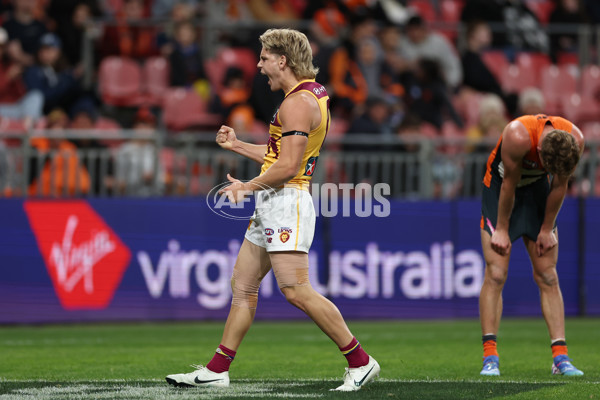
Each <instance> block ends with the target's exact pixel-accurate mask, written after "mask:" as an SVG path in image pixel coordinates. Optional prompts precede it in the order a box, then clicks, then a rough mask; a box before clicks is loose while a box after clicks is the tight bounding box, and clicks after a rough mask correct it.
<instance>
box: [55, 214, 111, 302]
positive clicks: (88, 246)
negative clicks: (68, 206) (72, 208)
mask: <svg viewBox="0 0 600 400" xmlns="http://www.w3.org/2000/svg"><path fill="white" fill-rule="evenodd" d="M78 223H79V218H77V216H76V215H71V216H69V219H68V220H67V225H66V227H65V234H64V236H63V239H62V243H56V242H55V243H53V244H52V251H51V252H50V260H49V263H50V265H51V266H54V267H55V268H56V275H57V279H58V284H59V285H61V286H62V287H63V288H64V289H65V290H66V291H67V292H71V291H73V288H74V287H75V285H77V284H78V283H79V282H80V281H81V280H83V288H84V290H85V292H86V293H92V292H93V291H94V274H93V268H94V266H95V265H96V264H98V262H99V261H100V260H101V259H102V258H103V257H104V256H106V255H107V254H110V253H112V252H113V251H114V250H115V248H116V245H115V242H112V241H111V240H110V235H109V233H108V232H107V231H105V230H104V231H100V232H98V233H95V234H94V236H93V237H91V238H90V240H89V241H87V242H83V243H81V244H80V245H79V246H73V234H74V233H75V229H76V228H77V224H78Z"/></svg>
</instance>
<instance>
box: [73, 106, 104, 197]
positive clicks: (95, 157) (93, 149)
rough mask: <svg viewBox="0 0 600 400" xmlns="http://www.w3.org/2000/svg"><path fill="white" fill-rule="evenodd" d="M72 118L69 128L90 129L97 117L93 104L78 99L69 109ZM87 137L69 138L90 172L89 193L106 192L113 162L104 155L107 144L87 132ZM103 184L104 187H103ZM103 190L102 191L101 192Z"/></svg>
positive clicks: (92, 128) (82, 163)
mask: <svg viewBox="0 0 600 400" xmlns="http://www.w3.org/2000/svg"><path fill="white" fill-rule="evenodd" d="M71 114H72V118H71V123H70V125H69V129H73V130H78V131H84V132H85V131H92V130H94V129H95V123H96V120H97V118H98V112H97V110H96V106H95V104H94V103H93V102H92V101H91V100H89V99H86V100H83V101H79V102H78V103H77V104H76V105H75V106H74V107H73V109H72V110H71ZM89 135H90V136H89V137H81V138H78V139H74V140H71V142H72V143H73V144H74V145H75V146H77V149H78V150H79V152H80V156H79V157H80V163H81V165H82V166H83V167H85V168H86V169H87V170H88V172H89V173H90V182H91V184H90V188H91V191H90V194H91V195H97V194H107V193H109V192H111V191H112V187H113V178H112V175H113V169H114V166H113V162H112V159H111V158H110V157H105V152H106V151H107V146H106V145H104V143H102V142H101V141H100V140H98V139H97V138H96V137H94V136H93V133H91V132H90V133H89ZM103 186H104V188H103ZM103 191H104V192H103Z"/></svg>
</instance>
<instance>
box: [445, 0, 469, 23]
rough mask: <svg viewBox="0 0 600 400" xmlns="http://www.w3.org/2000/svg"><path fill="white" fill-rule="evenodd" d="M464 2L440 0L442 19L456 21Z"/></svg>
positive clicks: (458, 19) (458, 18)
mask: <svg viewBox="0 0 600 400" xmlns="http://www.w3.org/2000/svg"><path fill="white" fill-rule="evenodd" d="M463 6H464V2H462V1H459V0H442V2H441V4H440V12H441V17H442V21H444V22H451V23H457V22H459V21H460V14H461V12H462V9H463Z"/></svg>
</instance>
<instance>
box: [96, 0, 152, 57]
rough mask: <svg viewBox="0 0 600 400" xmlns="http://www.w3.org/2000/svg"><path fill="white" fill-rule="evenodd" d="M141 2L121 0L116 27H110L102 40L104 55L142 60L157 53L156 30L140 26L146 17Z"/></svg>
mask: <svg viewBox="0 0 600 400" xmlns="http://www.w3.org/2000/svg"><path fill="white" fill-rule="evenodd" d="M145 13H146V11H145V6H144V1H143V0H123V8H122V9H121V10H120V11H119V12H118V13H117V15H116V20H117V22H116V26H110V27H108V28H107V29H106V31H105V33H104V39H103V40H102V47H103V52H104V54H105V55H119V56H123V57H131V58H134V59H137V60H144V59H146V58H148V57H151V56H154V55H156V54H157V53H158V50H157V48H156V36H157V34H156V28H154V27H151V26H150V27H149V26H142V25H141V23H142V22H143V20H144V19H145V17H146V14H145Z"/></svg>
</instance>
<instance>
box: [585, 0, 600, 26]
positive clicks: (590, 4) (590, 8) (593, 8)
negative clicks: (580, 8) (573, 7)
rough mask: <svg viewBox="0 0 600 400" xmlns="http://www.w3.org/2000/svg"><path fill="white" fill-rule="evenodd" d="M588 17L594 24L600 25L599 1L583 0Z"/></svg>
mask: <svg viewBox="0 0 600 400" xmlns="http://www.w3.org/2000/svg"><path fill="white" fill-rule="evenodd" d="M583 1H584V3H585V9H586V11H587V15H589V17H590V21H591V22H592V23H594V24H600V2H598V0H583Z"/></svg>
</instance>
